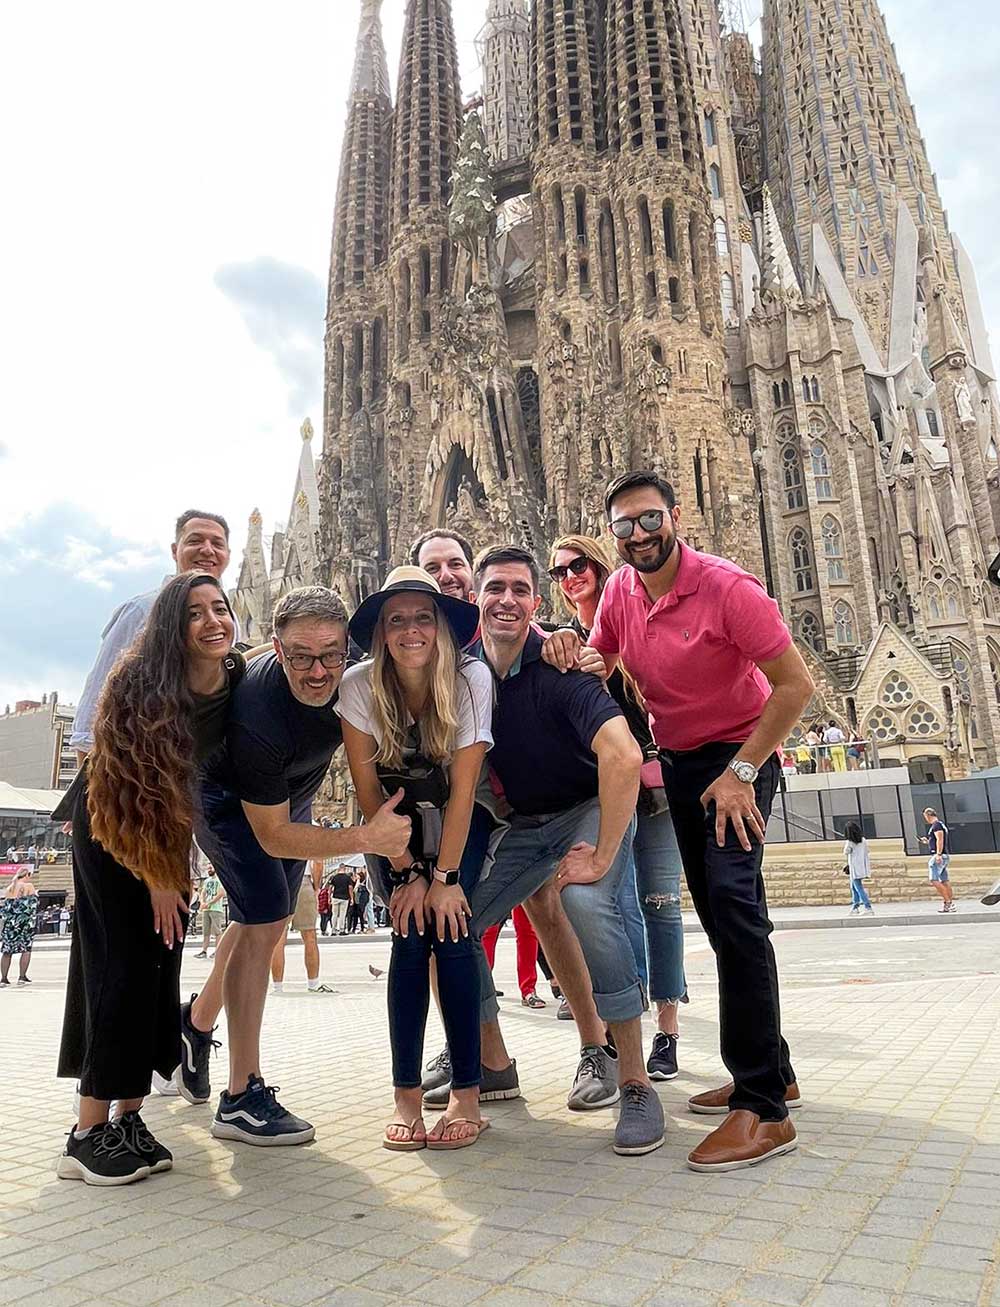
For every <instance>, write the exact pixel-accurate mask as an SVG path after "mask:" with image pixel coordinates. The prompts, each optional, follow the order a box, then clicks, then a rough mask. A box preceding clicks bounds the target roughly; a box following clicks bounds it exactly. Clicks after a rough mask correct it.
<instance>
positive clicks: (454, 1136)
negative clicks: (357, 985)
mask: <svg viewBox="0 0 1000 1307" xmlns="http://www.w3.org/2000/svg"><path fill="white" fill-rule="evenodd" d="M478 625H479V610H478V609H477V608H476V607H475V605H474V604H469V603H466V602H465V601H464V600H462V599H456V598H453V597H452V596H451V595H445V594H442V593H441V591H440V589H439V588H438V584H437V582H436V581H435V580H434V579H433V577H431V576H430V575H429V573H427V572H424V571H423V570H422V569H421V568H419V567H398V568H396V570H395V571H394V572H391V573H390V574H389V576H388V578H387V579H386V582H385V585H384V586H383V587H382V589H381V590H380V591H379V592H378V593H377V594H374V595H371V596H369V598H367V599H366V600H365V601H364V603H363V604H362V605H361V606H360V608H359V609H358V611H357V612H356V613H355V614H354V616H353V617H352V618H351V624H350V632H351V637H352V639H353V640H355V641H356V642H357V643H358V644H359V645H360V646H361V647H362V649H365V650H370V651H371V655H372V656H371V658H370V659H368V660H366V661H365V662H363V663H360V664H359V665H358V666H357V667H352V668H350V670H349V671H348V672H347V673H346V674H345V676H344V679H343V682H342V684H341V687H340V699H339V702H338V704H337V711H338V713H339V714H340V716H341V719H342V722H343V727H344V745H345V747H346V749H347V760H348V763H349V764H350V768H351V777H352V779H353V781H354V787H355V789H356V790H357V795H358V803H359V804H360V806H361V810H362V812H363V813H364V814H365V817H366V819H367V820H369V821H370V820H371V819H372V817H373V816H374V815H375V813H376V812H377V811H378V809H379V808H380V806H381V805H382V804H383V803H384V801H385V799H384V794H385V793H389V794H392V793H393V792H395V791H396V790H397V789H398V788H399V787H402V788H403V790H404V792H405V796H406V797H405V798H404V799H403V800H402V801H401V803H400V805H399V811H400V812H404V813H406V814H407V815H409V816H410V817H411V818H412V820H413V837H412V840H411V844H410V848H409V850H408V851H407V853H406V854H405V856H403V857H401V858H395V859H393V860H392V861H391V862H390V861H387V860H384V859H381V858H379V859H377V860H373V861H372V866H373V870H374V871H375V889H376V891H377V893H379V895H380V896H381V897H382V899H383V900H384V901H385V902H387V903H388V904H389V914H390V917H391V918H392V928H393V936H392V956H391V961H390V963H389V1042H390V1045H391V1048H392V1073H393V1085H394V1087H395V1100H396V1116H395V1118H394V1119H393V1120H392V1121H391V1122H390V1124H389V1125H388V1126H387V1127H386V1130H385V1135H384V1137H383V1140H382V1143H383V1146H384V1147H385V1148H388V1149H390V1150H393V1151H398V1152H404V1151H405V1152H408V1151H410V1150H413V1149H417V1148H424V1147H427V1148H465V1147H467V1146H468V1145H470V1144H474V1143H475V1142H476V1140H477V1139H478V1137H479V1135H480V1133H481V1132H482V1130H483V1129H484V1128H485V1127H486V1125H487V1124H488V1122H487V1121H485V1120H484V1118H483V1117H482V1116H481V1115H480V1112H479V1078H480V1066H481V1063H480V1048H479V971H478V966H477V961H476V954H475V945H474V942H473V940H472V939H471V938H470V937H469V927H468V918H469V916H470V915H471V914H470V911H469V902H468V898H467V895H468V894H470V893H471V892H472V888H473V886H474V885H475V883H476V881H477V880H478V878H479V873H480V871H481V869H482V865H483V860H484V858H485V856H486V847H487V842H488V838H489V834H490V830H491V827H492V822H491V819H490V817H489V814H488V813H487V811H486V810H485V809H484V808H482V807H480V806H479V805H478V804H477V803H476V789H477V786H478V784H479V780H480V774H481V772H482V767H483V759H484V758H485V756H486V752H487V750H488V749H489V748H490V747H491V746H492V744H493V735H492V716H493V677H492V673H491V672H490V669H489V668H488V667H487V666H486V664H485V663H481V662H479V661H477V660H476V659H473V658H467V657H463V655H462V653H461V649H462V648H463V647H464V646H465V645H466V644H468V643H469V641H470V640H471V639H472V637H473V636H474V634H475V632H476V629H477V627H478ZM432 951H433V954H434V956H435V958H436V960H437V977H438V994H439V996H440V1000H441V1016H442V1019H443V1021H444V1027H445V1032H446V1034H447V1036H448V1047H449V1049H450V1050H451V1065H452V1079H451V1085H452V1089H451V1098H450V1101H449V1103H448V1106H447V1109H446V1111H445V1113H444V1116H443V1117H442V1118H441V1120H440V1122H439V1123H438V1125H437V1126H436V1127H435V1128H434V1129H433V1130H432V1131H431V1132H430V1134H428V1132H427V1130H426V1129H425V1128H424V1123H423V1120H422V1118H421V1115H420V1106H421V1089H420V1079H421V1068H420V1064H421V1060H422V1056H423V1043H424V1027H425V1025H426V1022H427V1010H428V1005H429V999H430V957H431V953H432Z"/></svg>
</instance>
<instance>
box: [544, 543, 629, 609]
mask: <svg viewBox="0 0 1000 1307" xmlns="http://www.w3.org/2000/svg"><path fill="white" fill-rule="evenodd" d="M560 549H575V550H576V552H577V553H578V554H582V555H583V557H584V558H589V559H590V561H591V562H592V563H593V564H594V569H595V571H596V572H597V593H598V594H600V593H601V591H602V590H603V589H604V587H605V586H606V585H607V583H608V577H609V576H610V575H611V573H612V572H613V571H614V570H615V563H614V562H613V561H612V560H611V559H610V558H609V557H608V555H607V553H606V552H605V549H604V546H603V544H601V542H600V540H595V539H594V537H593V536H560V537H559V539H558V540H557V541H556V542H555V544H554V545H553V546H552V548H551V549H550V550H549V567H554V566H555V561H556V554H557V553H558V552H559V550H560ZM558 590H559V602H560V603H561V604H562V606H563V608H565V609H566V611H567V612H568V613H572V614H573V616H574V617H575V616H576V609H575V608H574V607H573V605H572V604H571V603H570V601H569V600H568V599H567V598H566V596H565V595H564V594H563V590H562V586H559V587H558Z"/></svg>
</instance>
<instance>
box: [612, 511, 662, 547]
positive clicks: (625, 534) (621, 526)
mask: <svg viewBox="0 0 1000 1307" xmlns="http://www.w3.org/2000/svg"><path fill="white" fill-rule="evenodd" d="M664 517H665V514H664V512H663V509H662V508H647V509H646V511H645V513H640V514H639V516H638V517H616V518H615V520H614V521H613V522H612V523H611V524H610V525H611V534H612V535H613V536H616V537H617V538H618V539H619V540H627V539H628V538H629V536H631V535H633V534H634V533H635V525H636V523H637V522H638V524H639V525H640V526H641V527H642V529H643V530H644V531H659V529H660V527H661V526H662V525H663V519H664Z"/></svg>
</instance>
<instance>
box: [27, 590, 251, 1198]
mask: <svg viewBox="0 0 1000 1307" xmlns="http://www.w3.org/2000/svg"><path fill="white" fill-rule="evenodd" d="M234 632H235V622H234V619H233V615H232V610H231V609H230V607H229V601H228V600H227V598H226V596H225V593H224V591H223V590H222V587H221V585H220V583H219V581H218V580H217V578H216V577H214V576H212V575H210V574H208V573H198V572H185V573H182V574H181V575H179V576H177V577H174V578H173V579H172V580H171V581H169V582H167V584H166V585H165V586H164V587H163V588H162V590H161V591H160V592H159V594H158V595H157V597H156V600H155V602H154V604H153V607H152V610H151V612H150V614H149V617H148V620H147V621H146V622H145V624H144V626H143V628H142V632H141V634H140V636H139V637H138V639H137V640H136V642H135V643H134V644H133V645H132V647H131V648H130V649H129V651H128V652H127V653H126V654H125V655H124V656H123V657H121V658H120V659H119V661H118V662H117V663H116V665H115V667H114V669H113V670H112V672H111V675H110V676H109V677H108V679H107V682H106V684H105V686H104V689H103V691H102V693H101V697H100V700H99V704H98V709H97V714H96V717H95V719H94V744H93V747H92V748H91V750H90V752H89V753H88V756H87V761H86V763H85V764H84V766H83V768H82V769H81V771H80V774H79V776H78V777H77V780H76V781H75V782H74V784H73V787H72V790H71V792H70V793H69V794H67V796H66V799H65V800H64V801H63V804H62V805H60V806H61V807H64V808H65V811H63V812H60V811H59V809H57V810H56V813H54V814H53V816H56V815H57V814H58V818H57V819H64V818H66V817H69V819H70V820H71V821H72V823H73V887H74V895H75V921H74V930H73V937H72V945H71V948H70V963H69V979H68V982H67V990H66V1010H65V1017H64V1020H63V1033H62V1046H61V1048H60V1053H59V1075H60V1076H70V1077H72V1078H74V1079H76V1080H78V1081H79V1093H80V1107H79V1116H78V1121H77V1124H76V1126H75V1128H74V1129H73V1130H72V1131H71V1132H70V1135H69V1138H68V1140H67V1143H66V1150H65V1152H64V1154H63V1156H62V1157H61V1158H60V1161H59V1168H58V1174H59V1175H60V1177H61V1178H63V1179H80V1180H84V1181H86V1182H87V1183H88V1184H96V1185H117V1184H128V1183H130V1182H132V1181H133V1180H140V1179H143V1178H145V1177H146V1176H148V1175H149V1174H150V1173H151V1172H155V1171H165V1170H169V1169H170V1167H171V1165H172V1157H171V1154H170V1152H169V1150H168V1149H167V1148H165V1147H164V1146H163V1145H162V1144H161V1143H159V1142H158V1141H157V1140H156V1139H155V1138H154V1137H153V1135H152V1134H151V1133H150V1131H149V1130H148V1128H147V1127H146V1125H145V1122H144V1121H143V1119H142V1117H141V1115H140V1108H141V1107H142V1100H143V1098H144V1097H145V1095H146V1094H148V1093H149V1090H150V1085H151V1080H152V1074H153V1071H154V1070H156V1071H158V1072H159V1074H160V1075H161V1076H163V1077H164V1078H165V1079H166V1078H169V1077H170V1076H171V1074H172V1073H173V1069H174V1067H175V1066H176V1065H177V1063H178V1061H179V1060H180V996H179V991H178V978H179V974H180V966H181V955H182V951H183V943H184V933H185V929H186V924H187V912H188V901H189V892H190V874H191V873H190V852H191V832H192V799H191V795H192V788H193V783H194V772H195V768H196V766H197V765H198V764H199V763H200V762H203V761H204V760H206V759H207V758H208V757H210V756H211V755H212V754H213V753H216V752H218V751H220V750H221V749H222V747H223V741H224V734H225V726H226V709H227V705H228V701H229V696H230V694H231V693H232V690H233V688H234V687H235V686H236V685H237V684H238V683H239V680H240V678H241V677H242V675H243V672H244V667H245V664H244V662H243V658H242V656H241V655H240V654H238V653H236V652H235V651H233V649H232V644H233V636H234ZM112 1101H115V1102H117V1105H118V1108H117V1111H118V1115H117V1116H116V1118H115V1120H113V1121H112V1120H111V1119H110V1108H111V1103H112Z"/></svg>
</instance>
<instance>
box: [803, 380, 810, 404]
mask: <svg viewBox="0 0 1000 1307" xmlns="http://www.w3.org/2000/svg"><path fill="white" fill-rule="evenodd" d="M802 398H803V399H804V400H805V401H806V403H807V404H808V403H809V378H808V377H803V378H802Z"/></svg>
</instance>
